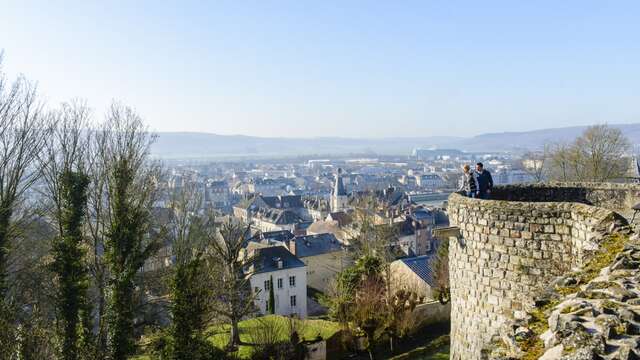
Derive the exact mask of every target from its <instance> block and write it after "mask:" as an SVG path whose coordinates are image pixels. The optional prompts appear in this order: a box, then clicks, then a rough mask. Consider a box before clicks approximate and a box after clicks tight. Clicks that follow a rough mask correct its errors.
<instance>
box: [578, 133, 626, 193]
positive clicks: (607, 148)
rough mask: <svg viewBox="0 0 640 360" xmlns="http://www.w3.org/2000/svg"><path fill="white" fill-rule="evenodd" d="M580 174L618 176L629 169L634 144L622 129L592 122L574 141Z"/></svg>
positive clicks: (603, 178) (604, 178)
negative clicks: (627, 156) (593, 124)
mask: <svg viewBox="0 0 640 360" xmlns="http://www.w3.org/2000/svg"><path fill="white" fill-rule="evenodd" d="M574 146H575V148H576V154H577V156H578V162H579V164H580V165H581V166H580V175H582V176H583V177H584V178H586V179H587V180H589V181H596V182H602V181H607V180H613V179H619V178H621V177H623V176H624V174H625V173H626V172H627V170H628V169H629V161H628V160H627V159H625V156H626V155H628V154H629V152H630V150H631V145H630V143H629V140H628V139H627V138H626V137H625V136H624V134H623V133H622V131H621V130H620V129H616V128H612V127H609V126H607V125H596V126H591V127H589V128H588V129H587V130H585V131H584V133H583V134H582V136H580V137H579V138H578V139H576V142H575V145H574Z"/></svg>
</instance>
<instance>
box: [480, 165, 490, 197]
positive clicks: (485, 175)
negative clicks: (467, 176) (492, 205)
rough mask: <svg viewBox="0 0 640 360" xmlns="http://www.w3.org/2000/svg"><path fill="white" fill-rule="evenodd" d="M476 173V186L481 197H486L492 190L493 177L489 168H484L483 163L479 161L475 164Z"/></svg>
mask: <svg viewBox="0 0 640 360" xmlns="http://www.w3.org/2000/svg"><path fill="white" fill-rule="evenodd" d="M476 174H477V178H478V186H479V192H480V198H481V199H488V198H489V196H491V190H493V178H492V177H491V173H490V172H489V170H485V169H484V165H483V164H482V163H481V162H479V163H477V164H476Z"/></svg>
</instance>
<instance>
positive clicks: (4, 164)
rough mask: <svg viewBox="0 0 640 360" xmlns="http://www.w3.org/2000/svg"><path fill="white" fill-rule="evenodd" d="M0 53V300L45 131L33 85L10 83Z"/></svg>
mask: <svg viewBox="0 0 640 360" xmlns="http://www.w3.org/2000/svg"><path fill="white" fill-rule="evenodd" d="M1 66H2V54H1V53H0V303H4V301H5V300H6V295H7V290H8V283H7V281H8V279H7V277H8V264H7V263H8V260H7V257H8V254H9V252H10V251H11V239H12V238H13V237H15V232H16V224H17V223H18V221H16V218H17V217H19V216H20V214H19V211H20V209H19V207H20V205H21V201H22V200H23V195H24V194H25V192H26V191H27V189H29V188H30V187H31V185H33V184H34V182H35V181H36V180H37V179H38V178H39V176H40V171H39V169H38V167H37V165H36V160H37V157H38V154H39V153H40V151H41V149H42V144H43V141H44V139H45V137H46V134H47V127H46V126H45V121H44V117H43V116H42V115H43V114H42V106H41V105H40V103H39V102H38V98H37V92H36V86H35V85H34V84H33V83H31V82H29V81H27V80H26V79H25V78H23V77H19V78H18V79H17V80H15V81H14V82H13V83H10V82H9V81H8V80H7V78H6V76H5V75H4V73H3V72H2V71H1V70H2V69H1Z"/></svg>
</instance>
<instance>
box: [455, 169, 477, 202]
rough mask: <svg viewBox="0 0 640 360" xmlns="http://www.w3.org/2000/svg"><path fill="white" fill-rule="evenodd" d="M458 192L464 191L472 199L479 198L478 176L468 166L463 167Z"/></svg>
mask: <svg viewBox="0 0 640 360" xmlns="http://www.w3.org/2000/svg"><path fill="white" fill-rule="evenodd" d="M458 191H464V192H465V194H466V195H467V196H468V197H470V198H475V197H478V195H479V194H480V192H479V184H478V176H477V175H476V173H475V172H474V171H471V167H470V166H469V165H468V164H465V165H464V166H463V167H462V181H461V186H460V189H459V190H458Z"/></svg>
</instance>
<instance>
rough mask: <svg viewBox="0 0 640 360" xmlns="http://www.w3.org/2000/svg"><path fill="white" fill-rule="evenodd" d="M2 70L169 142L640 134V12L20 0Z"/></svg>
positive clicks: (639, 6)
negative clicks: (609, 129)
mask: <svg viewBox="0 0 640 360" xmlns="http://www.w3.org/2000/svg"><path fill="white" fill-rule="evenodd" d="M0 49H4V52H5V61H4V69H5V71H6V72H8V73H9V74H10V75H11V76H14V75H16V74H17V73H19V72H21V73H24V74H25V75H26V76H27V77H28V78H30V79H33V80H37V81H38V82H39V87H40V90H41V91H42V93H43V94H44V95H45V97H46V99H47V101H48V103H49V104H57V103H59V102H60V101H64V100H67V99H70V98H73V97H81V98H85V99H87V100H88V102H89V103H90V104H91V105H92V106H93V107H94V108H95V112H96V116H102V114H103V113H104V109H105V107H106V105H107V104H108V103H109V102H110V101H111V99H118V100H121V101H123V102H125V103H128V104H130V105H132V106H134V107H135V108H136V109H137V110H138V111H139V112H140V113H141V114H142V115H143V117H144V118H145V120H146V121H147V122H148V123H149V124H150V126H151V127H152V128H153V129H155V130H159V131H206V132H213V133H219V134H246V135H258V136H306V137H309V136H357V137H365V136H366V137H369V136H372V137H382V136H429V135H475V134H478V133H483V132H496V131H512V130H528V129H536V128H544V127H557V126H569V125H579V124H592V123H600V122H609V123H630V122H640V1H637V0H631V1H602V0H597V1H586V0H580V1H566V0H563V1H558V0H553V1H517V0H509V1H476V0H474V1H427V0H421V1H362V2H361V1H350V0H341V1H327V0H321V1H303V0H297V1H275V0H274V1H267V0H263V1H255V2H251V1H241V0H234V1H201V2H195V1H174V2H167V1H157V0H156V1H134V0H131V1H122V2H117V1H108V0H107V1H104V0H102V1H97V2H95V3H94V2H92V1H89V0H87V1H77V2H75V1H74V2H72V1H41V2H36V1H27V0H24V1H11V0H5V1H3V2H2V5H0Z"/></svg>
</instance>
